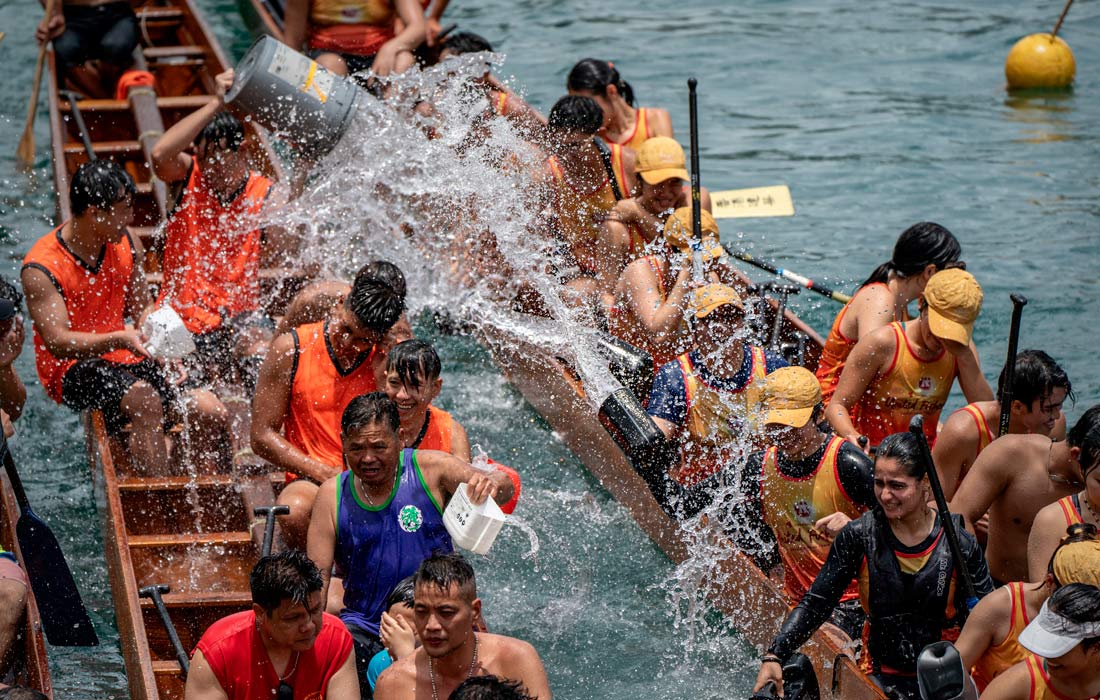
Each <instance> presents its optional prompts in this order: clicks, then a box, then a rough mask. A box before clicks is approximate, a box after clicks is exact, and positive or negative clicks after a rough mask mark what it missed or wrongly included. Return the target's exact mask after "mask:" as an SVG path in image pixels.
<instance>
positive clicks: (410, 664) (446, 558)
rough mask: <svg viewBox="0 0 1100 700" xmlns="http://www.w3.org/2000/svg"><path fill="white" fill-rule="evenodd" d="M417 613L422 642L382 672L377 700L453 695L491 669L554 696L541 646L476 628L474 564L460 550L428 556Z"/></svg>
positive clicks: (420, 574)
mask: <svg viewBox="0 0 1100 700" xmlns="http://www.w3.org/2000/svg"><path fill="white" fill-rule="evenodd" d="M413 616H414V617H415V619H416V632H417V636H419V637H420V641H421V644H423V646H421V647H420V648H419V649H417V650H416V651H415V652H413V653H412V654H410V655H409V656H406V657H405V658H403V659H401V660H400V661H398V662H396V663H394V665H393V666H390V667H389V668H388V669H386V671H385V672H383V673H382V675H381V677H379V679H378V685H377V686H375V692H374V695H375V697H376V698H378V700H414V699H415V698H427V697H432V698H445V697H450V695H451V692H452V691H454V689H455V688H457V687H458V686H459V685H460V684H461V683H462V682H463V681H464V680H466V679H467V678H469V677H470V676H475V675H476V676H483V675H486V674H492V675H494V676H497V677H499V678H506V679H508V680H512V681H519V682H520V683H522V684H523V686H524V687H526V689H527V693H528V694H530V695H531V696H532V697H534V698H538V699H539V700H550V697H551V695H550V684H549V682H548V681H547V679H546V670H545V669H544V668H543V666H542V660H541V659H540V658H539V655H538V652H537V651H535V648H534V647H532V646H531V645H530V644H528V643H527V642H524V641H521V640H519V639H514V638H512V637H505V636H503V635H499V634H489V633H488V632H475V631H474V627H473V623H474V621H476V620H477V618H478V617H480V616H481V599H479V598H478V597H477V584H476V582H475V580H474V570H473V568H471V567H470V565H469V564H468V563H467V562H466V560H465V559H464V558H463V557H462V556H461V555H458V554H436V555H433V556H431V557H428V558H427V559H425V560H424V562H423V563H422V564H421V565H420V568H419V569H418V570H417V572H416V588H415V602H414V605H413Z"/></svg>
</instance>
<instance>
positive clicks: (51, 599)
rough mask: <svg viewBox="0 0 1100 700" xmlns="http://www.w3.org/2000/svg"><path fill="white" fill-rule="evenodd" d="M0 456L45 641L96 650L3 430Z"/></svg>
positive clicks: (64, 564)
mask: <svg viewBox="0 0 1100 700" xmlns="http://www.w3.org/2000/svg"><path fill="white" fill-rule="evenodd" d="M0 453H3V459H4V468H5V469H6V470H7V472H8V480H9V481H10V482H11V488H12V491H14V492H15V500H16V501H17V502H18V503H19V510H20V516H19V521H18V522H17V523H16V524H15V533H16V537H17V538H18V540H19V548H20V549H21V550H22V551H23V565H24V566H26V567H27V578H28V579H30V582H31V590H32V591H34V598H35V600H36V601H37V602H38V609H39V610H40V611H41V613H42V627H43V628H45V631H46V639H48V640H49V642H50V644H52V645H53V646H56V647H91V646H96V645H97V644H99V638H98V637H97V636H96V633H95V628H93V627H92V621H91V620H90V619H88V611H87V610H85V609H84V603H83V601H81V599H80V591H79V590H77V588H76V582H75V581H74V580H73V574H72V571H70V570H69V564H68V562H66V561H65V555H64V554H63V553H62V551H61V545H59V544H58V543H57V538H56V537H54V534H53V531H52V530H50V526H49V525H47V524H46V523H44V522H43V521H42V520H40V519H39V517H38V516H37V515H35V514H34V511H33V510H31V504H30V501H28V500H27V493H26V492H25V491H24V490H23V482H22V480H20V478H19V473H18V472H17V471H16V470H15V460H14V459H12V455H11V450H10V449H8V440H7V438H6V437H5V436H4V431H3V430H0Z"/></svg>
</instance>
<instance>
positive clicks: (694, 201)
mask: <svg viewBox="0 0 1100 700" xmlns="http://www.w3.org/2000/svg"><path fill="white" fill-rule="evenodd" d="M698 85H699V81H698V80H696V79H695V78H688V121H689V123H690V124H691V240H692V248H693V250H694V255H695V257H696V258H698V259H699V261H700V262H702V249H701V246H702V244H703V202H702V199H701V197H702V195H701V194H700V188H701V187H702V186H701V185H700V184H699V104H698V102H697V100H696V95H695V88H696V87H697V86H698ZM696 281H697V282H698V281H700V280H696Z"/></svg>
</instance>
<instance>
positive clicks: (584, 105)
mask: <svg viewBox="0 0 1100 700" xmlns="http://www.w3.org/2000/svg"><path fill="white" fill-rule="evenodd" d="M546 125H547V126H548V127H549V128H550V129H551V130H560V131H579V132H581V133H582V134H595V133H596V132H597V131H599V130H600V127H601V126H603V110H602V109H600V106H599V105H598V104H597V103H596V101H595V100H593V99H592V98H591V97H581V96H580V95H566V96H565V97H563V98H561V99H560V100H558V101H557V102H555V103H554V106H553V107H551V108H550V115H549V116H548V117H547V118H546Z"/></svg>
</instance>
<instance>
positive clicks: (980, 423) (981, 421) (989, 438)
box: [959, 403, 997, 459]
mask: <svg viewBox="0 0 1100 700" xmlns="http://www.w3.org/2000/svg"><path fill="white" fill-rule="evenodd" d="M959 410H960V411H963V412H965V413H968V414H970V417H971V418H972V419H973V420H974V426H975V427H976V428H977V429H978V451H977V452H976V453H974V458H975V459H977V457H978V455H980V454H981V453H982V450H984V449H985V448H987V447H989V443H991V442H993V441H994V440H996V439H997V436H996V435H994V434H993V429H992V428H990V427H989V421H987V420H986V419H985V414H984V413H982V411H981V409H980V408H978V407H977V406H976V405H974V404H972V403H971V404H967V405H965V406H963V407H962V408H960V409H959Z"/></svg>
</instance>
